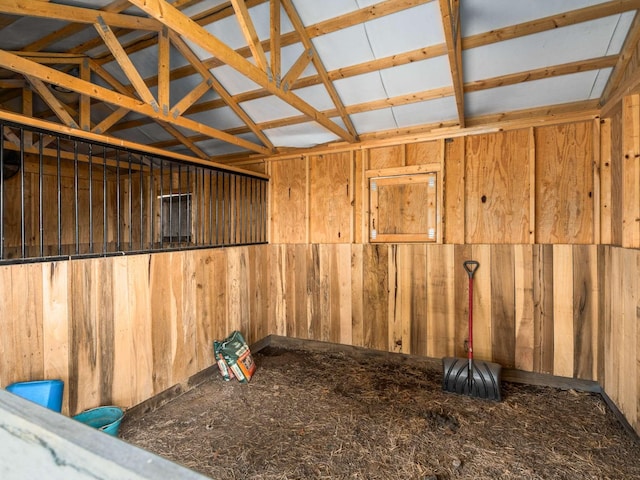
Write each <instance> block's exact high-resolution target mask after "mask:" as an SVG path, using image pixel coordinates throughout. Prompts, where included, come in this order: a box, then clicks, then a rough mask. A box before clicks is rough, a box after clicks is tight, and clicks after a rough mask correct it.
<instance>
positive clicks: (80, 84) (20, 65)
mask: <svg viewBox="0 0 640 480" xmlns="http://www.w3.org/2000/svg"><path fill="white" fill-rule="evenodd" d="M0 66H2V67H4V68H7V69H9V70H12V71H15V72H18V73H21V74H23V75H28V76H32V77H35V78H38V79H40V80H42V81H46V82H49V83H52V84H54V85H59V86H61V87H63V88H67V89H69V90H73V91H75V92H78V93H80V94H81V95H82V94H84V95H89V96H91V97H93V98H97V99H98V100H101V101H103V102H107V103H110V104H112V105H116V106H119V107H125V108H128V109H129V110H131V111H134V112H137V113H140V114H142V115H146V116H148V117H150V118H153V119H157V120H161V121H170V122H171V123H173V124H175V125H176V126H179V127H183V128H186V129H188V130H191V131H193V132H196V133H202V134H205V135H209V136H210V137H213V138H217V139H219V140H223V141H225V142H228V143H231V144H233V145H238V146H240V147H243V148H246V149H248V150H253V151H256V152H259V153H265V154H266V153H268V152H269V150H268V149H267V148H265V147H263V146H261V145H257V144H255V143H253V142H249V141H247V140H244V139H242V138H238V137H234V136H233V135H229V134H228V133H225V132H223V131H221V130H218V129H216V128H213V127H209V126H208V125H203V124H201V123H198V122H195V121H193V120H189V119H187V118H184V117H178V118H176V119H173V118H169V116H168V115H164V114H163V113H162V112H160V111H158V110H157V109H154V108H153V107H151V106H150V105H148V104H146V103H141V102H140V100H138V99H135V98H132V97H129V96H127V95H124V94H122V93H117V92H113V91H112V90H109V89H107V88H104V87H101V86H99V85H95V84H92V83H88V82H85V81H83V80H81V79H78V78H75V77H72V76H71V75H67V74H65V73H63V72H60V71H58V70H55V69H52V68H49V67H46V66H44V65H40V64H37V63H34V62H32V61H30V60H27V59H24V58H21V57H19V56H17V55H14V54H12V53H9V52H5V51H1V50H0Z"/></svg>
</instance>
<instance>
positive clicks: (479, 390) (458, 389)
mask: <svg viewBox="0 0 640 480" xmlns="http://www.w3.org/2000/svg"><path fill="white" fill-rule="evenodd" d="M472 367H473V368H472V370H473V374H472V375H471V376H470V375H469V360H468V359H466V358H453V357H446V358H443V359H442V369H443V378H442V389H443V390H444V391H447V392H453V393H458V394H462V395H469V396H471V397H477V398H485V399H487V400H495V401H498V402H499V401H500V400H502V392H501V389H500V381H501V380H500V375H501V372H502V366H501V365H499V364H497V363H490V362H483V361H473V362H472Z"/></svg>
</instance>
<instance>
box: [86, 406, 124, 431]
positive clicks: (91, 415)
mask: <svg viewBox="0 0 640 480" xmlns="http://www.w3.org/2000/svg"><path fill="white" fill-rule="evenodd" d="M123 416H124V412H123V411H122V409H121V408H119V407H97V408H92V409H90V410H85V411H84V412H82V413H79V414H78V415H75V416H74V417H73V419H74V420H77V421H79V422H82V423H84V424H86V425H89V426H90V427H93V428H97V429H98V430H102V431H103V432H105V433H108V434H109V435H112V436H114V437H117V436H118V429H119V428H120V422H122V417H123Z"/></svg>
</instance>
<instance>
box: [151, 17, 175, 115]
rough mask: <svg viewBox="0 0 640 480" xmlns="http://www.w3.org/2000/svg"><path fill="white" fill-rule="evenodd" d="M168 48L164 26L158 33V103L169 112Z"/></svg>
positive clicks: (167, 32)
mask: <svg viewBox="0 0 640 480" xmlns="http://www.w3.org/2000/svg"><path fill="white" fill-rule="evenodd" d="M170 50H171V42H170V41H169V29H168V28H166V27H165V28H163V29H162V31H161V32H160V33H159V34H158V105H159V107H160V108H161V109H162V111H163V112H164V113H169V110H170V109H171V99H170V98H169V92H170V86H171V64H170V60H169V59H170V53H171V52H170ZM145 84H146V83H145Z"/></svg>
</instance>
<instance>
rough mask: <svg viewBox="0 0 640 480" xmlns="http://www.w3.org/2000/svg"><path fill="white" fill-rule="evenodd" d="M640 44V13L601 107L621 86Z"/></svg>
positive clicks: (632, 26) (602, 97) (606, 87)
mask: <svg viewBox="0 0 640 480" xmlns="http://www.w3.org/2000/svg"><path fill="white" fill-rule="evenodd" d="M638 42H640V12H636V14H635V17H634V18H633V23H632V24H631V28H630V29H629V33H628V34H627V38H626V39H625V41H624V45H623V46H622V50H621V51H620V55H618V61H617V63H616V65H615V67H614V69H613V72H612V73H611V76H610V77H609V81H608V82H607V85H606V86H605V88H604V91H603V92H602V95H601V96H600V105H605V104H606V103H607V101H608V100H609V98H610V97H611V94H612V93H613V92H614V91H616V90H617V89H618V87H619V86H620V81H621V80H622V77H623V75H624V72H625V70H626V68H627V66H628V65H629V61H630V60H631V57H632V56H633V54H634V52H635V51H636V48H637V47H638Z"/></svg>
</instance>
